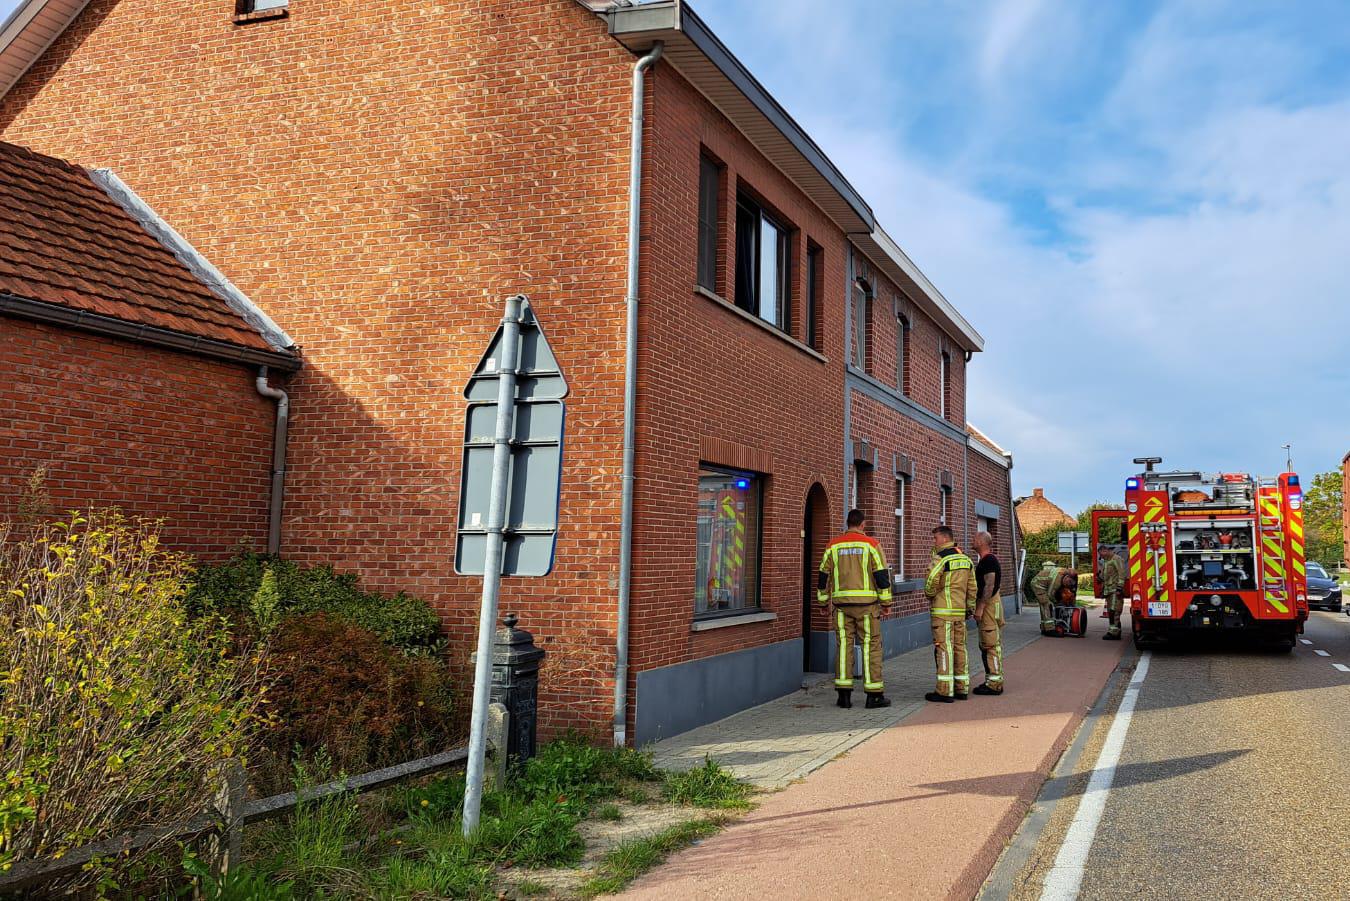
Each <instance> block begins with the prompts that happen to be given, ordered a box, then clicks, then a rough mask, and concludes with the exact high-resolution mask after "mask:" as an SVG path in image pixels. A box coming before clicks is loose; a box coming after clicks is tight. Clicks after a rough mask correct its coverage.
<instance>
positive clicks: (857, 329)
mask: <svg viewBox="0 0 1350 901" xmlns="http://www.w3.org/2000/svg"><path fill="white" fill-rule="evenodd" d="M871 306H872V289H871V288H869V287H868V286H867V283H866V282H864V281H862V280H861V279H859V280H858V281H856V282H854V284H853V366H854V368H856V369H861V370H864V371H866V369H867V323H868V322H869V321H871Z"/></svg>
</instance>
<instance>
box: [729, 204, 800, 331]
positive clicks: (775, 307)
mask: <svg viewBox="0 0 1350 901" xmlns="http://www.w3.org/2000/svg"><path fill="white" fill-rule="evenodd" d="M736 306H738V307H740V308H741V309H743V310H746V311H747V312H750V313H754V314H755V315H756V316H758V317H759V318H760V319H763V320H764V321H765V322H768V323H771V324H773V325H775V326H777V327H778V328H780V329H782V330H783V331H787V323H788V230H787V229H786V228H784V227H783V226H782V225H780V224H779V223H777V222H776V221H774V220H773V218H771V217H770V216H769V214H768V213H766V212H765V211H764V210H763V209H762V208H761V207H760V206H759V205H758V204H757V203H755V202H754V201H753V200H751V199H749V198H748V197H744V196H742V197H741V198H740V199H739V200H738V201H737V203H736Z"/></svg>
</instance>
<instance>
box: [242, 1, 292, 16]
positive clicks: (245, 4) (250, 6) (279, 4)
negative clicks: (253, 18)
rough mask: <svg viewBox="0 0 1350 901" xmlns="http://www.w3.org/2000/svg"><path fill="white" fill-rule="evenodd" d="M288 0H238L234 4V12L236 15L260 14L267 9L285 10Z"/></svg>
mask: <svg viewBox="0 0 1350 901" xmlns="http://www.w3.org/2000/svg"><path fill="white" fill-rule="evenodd" d="M287 5H288V0H239V2H238V3H237V4H235V12H238V13H260V12H264V11H266V10H269V9H285V8H286V6H287Z"/></svg>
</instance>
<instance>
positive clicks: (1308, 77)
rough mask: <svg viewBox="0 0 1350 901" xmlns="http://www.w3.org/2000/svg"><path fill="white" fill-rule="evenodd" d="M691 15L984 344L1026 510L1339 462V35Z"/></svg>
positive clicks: (1347, 216)
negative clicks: (1148, 463) (1148, 477)
mask: <svg viewBox="0 0 1350 901" xmlns="http://www.w3.org/2000/svg"><path fill="white" fill-rule="evenodd" d="M694 5H695V6H696V8H697V9H698V11H699V13H700V14H701V15H702V16H703V17H704V18H705V19H706V20H707V21H708V22H709V24H710V25H711V26H712V27H713V29H714V30H715V31H716V32H717V33H718V34H719V35H720V36H721V37H722V39H723V40H724V41H725V42H726V44H727V45H728V46H729V47H730V48H731V49H732V51H733V52H735V53H736V54H737V55H738V56H739V57H740V58H741V59H742V61H743V62H745V63H746V65H747V66H749V68H750V69H751V71H753V72H754V73H755V74H756V75H757V77H758V78H759V79H760V80H761V81H762V82H763V83H764V84H765V86H766V87H768V88H769V90H770V91H772V92H773V93H774V95H775V96H776V97H777V98H778V99H779V101H780V102H781V103H783V105H784V106H785V107H786V108H787V109H788V110H789V111H790V112H791V113H792V114H793V115H794V116H795V117H796V118H797V119H798V121H799V122H801V124H802V125H803V126H804V127H805V128H806V129H807V130H808V131H809V132H810V133H811V134H812V135H813V136H814V137H815V138H816V140H817V142H818V143H819V144H820V145H821V146H822V147H823V148H824V149H825V151H826V152H827V153H828V154H829V155H830V156H831V158H833V159H834V160H835V162H836V163H837V164H838V165H839V166H840V168H841V169H842V170H843V171H844V173H845V175H847V176H848V178H849V179H850V180H851V181H852V182H853V183H854V185H855V186H856V187H857V188H858V189H859V190H860V191H861V192H862V193H863V195H864V196H865V197H866V198H867V199H868V201H869V202H870V203H871V205H872V207H873V209H874V210H875V211H876V213H877V215H878V218H879V219H880V220H881V222H882V224H883V226H884V227H885V228H886V229H887V231H889V232H890V233H891V235H892V236H893V237H895V238H896V240H897V241H899V242H900V244H901V245H902V246H903V247H904V248H905V249H906V250H907V251H908V253H909V254H910V256H911V257H913V258H914V260H915V261H916V262H917V263H918V264H919V265H920V266H921V267H922V268H923V269H924V271H925V272H926V273H927V274H928V275H929V277H930V278H931V279H933V281H934V282H935V283H936V284H937V285H938V287H939V288H940V289H941V290H942V291H943V292H944V293H945V294H946V295H947V297H948V298H949V299H950V300H951V301H953V302H954V303H955V304H956V305H957V306H958V307H959V308H960V309H961V310H962V311H963V312H964V313H965V314H966V316H967V318H969V319H970V320H971V321H972V322H973V323H974V324H975V326H976V328H978V329H979V330H980V331H981V333H982V334H984V336H985V338H986V341H987V349H986V352H985V353H983V354H980V355H977V356H976V358H975V360H974V362H973V363H972V366H971V377H970V400H969V411H968V412H969V416H970V419H971V421H972V422H974V423H975V424H976V425H978V426H979V427H981V428H982V429H984V430H985V431H986V432H988V433H989V434H990V435H991V436H992V437H994V438H995V439H996V440H998V441H999V442H1001V443H1002V444H1004V445H1005V446H1006V447H1008V448H1009V449H1011V450H1012V451H1013V452H1014V453H1015V455H1016V469H1015V470H1014V482H1015V490H1016V491H1017V492H1018V493H1019V494H1027V493H1030V489H1031V488H1032V487H1034V486H1044V487H1045V488H1046V489H1047V492H1048V493H1049V494H1050V496H1051V497H1053V498H1054V499H1055V500H1057V501H1058V502H1060V503H1061V504H1062V505H1063V506H1065V507H1066V508H1069V509H1073V510H1076V509H1078V508H1081V507H1082V506H1084V505H1086V504H1088V503H1090V502H1092V501H1094V500H1099V499H1102V500H1106V499H1117V500H1118V499H1119V497H1120V495H1121V493H1122V490H1123V484H1122V480H1123V478H1124V477H1125V475H1127V474H1128V472H1129V471H1131V470H1132V469H1133V468H1134V467H1133V466H1132V464H1131V462H1130V461H1131V459H1132V458H1134V457H1136V456H1145V455H1147V456H1162V457H1164V458H1165V460H1166V462H1167V463H1168V464H1171V465H1175V466H1176V467H1178V468H1187V469H1191V468H1196V469H1202V470H1207V471H1215V470H1230V469H1246V470H1251V471H1255V472H1258V473H1262V474H1273V473H1275V472H1277V471H1279V470H1281V469H1283V462H1284V451H1283V450H1282V449H1281V445H1283V444H1285V443H1286V442H1288V443H1292V444H1293V445H1294V465H1295V468H1296V469H1298V470H1300V471H1301V472H1303V473H1305V474H1309V473H1312V472H1316V471H1322V470H1327V469H1331V468H1333V467H1334V466H1335V465H1337V464H1338V462H1339V461H1340V458H1341V456H1342V455H1343V454H1344V453H1345V452H1346V451H1348V450H1350V422H1348V421H1347V420H1350V416H1347V414H1346V406H1347V404H1346V399H1347V397H1350V378H1348V377H1347V368H1346V366H1345V363H1344V360H1343V358H1342V355H1343V354H1348V353H1350V347H1347V341H1350V329H1348V328H1347V325H1350V310H1347V308H1346V306H1345V300H1344V295H1345V294H1346V293H1347V291H1348V290H1350V7H1346V6H1345V4H1343V3H1340V2H1315V0H1300V2H1298V3H1287V2H1271V3H1231V2H1218V0H1194V2H1191V0H1182V2H1156V3H1145V2H1131V3H1128V4H1082V3H1066V2H1050V0H990V2H978V0H951V2H938V0H928V2H883V0H854V2H849V3H820V2H816V0H695V3H694Z"/></svg>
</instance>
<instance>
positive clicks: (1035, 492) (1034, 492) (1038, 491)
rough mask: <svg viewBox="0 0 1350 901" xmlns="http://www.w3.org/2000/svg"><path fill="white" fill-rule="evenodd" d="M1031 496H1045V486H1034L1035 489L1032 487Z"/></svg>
mask: <svg viewBox="0 0 1350 901" xmlns="http://www.w3.org/2000/svg"><path fill="white" fill-rule="evenodd" d="M1031 496H1032V497H1040V498H1043V497H1045V489H1044V488H1033V489H1031Z"/></svg>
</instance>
